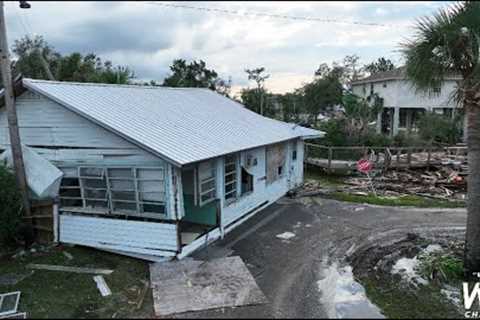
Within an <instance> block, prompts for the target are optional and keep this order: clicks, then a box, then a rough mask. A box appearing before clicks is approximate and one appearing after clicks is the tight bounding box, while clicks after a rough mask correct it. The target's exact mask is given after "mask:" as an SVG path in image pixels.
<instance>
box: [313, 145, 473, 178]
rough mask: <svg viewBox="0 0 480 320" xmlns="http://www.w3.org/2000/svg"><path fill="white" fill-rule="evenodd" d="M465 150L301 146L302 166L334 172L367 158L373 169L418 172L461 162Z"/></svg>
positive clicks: (353, 167) (352, 166) (445, 148)
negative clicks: (303, 149) (431, 167)
mask: <svg viewBox="0 0 480 320" xmlns="http://www.w3.org/2000/svg"><path fill="white" fill-rule="evenodd" d="M466 154H467V147H466V146H448V147H430V146H428V147H366V146H351V147H331V146H323V145H317V144H311V143H306V144H305V163H307V164H310V165H314V166H317V167H321V168H324V169H326V170H328V171H329V172H332V171H334V170H353V169H355V168H356V162H357V161H358V160H359V159H362V158H369V159H370V160H372V162H373V163H374V165H375V168H377V169H382V170H387V169H389V168H418V167H429V166H432V165H439V164H442V162H444V161H448V160H451V161H462V162H463V161H465V160H466Z"/></svg>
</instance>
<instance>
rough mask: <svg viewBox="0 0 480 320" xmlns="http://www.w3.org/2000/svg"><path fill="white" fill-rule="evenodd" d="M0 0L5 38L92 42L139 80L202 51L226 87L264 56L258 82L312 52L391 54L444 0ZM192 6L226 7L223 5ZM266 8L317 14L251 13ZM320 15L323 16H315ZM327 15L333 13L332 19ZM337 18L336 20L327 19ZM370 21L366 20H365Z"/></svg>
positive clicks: (296, 77)
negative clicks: (25, 5) (21, 0)
mask: <svg viewBox="0 0 480 320" xmlns="http://www.w3.org/2000/svg"><path fill="white" fill-rule="evenodd" d="M31 4H32V8H31V9H29V10H22V9H19V8H18V3H17V2H16V1H15V2H7V4H6V14H7V28H8V38H9V41H10V43H12V42H13V40H15V39H18V38H20V37H22V36H23V35H25V34H26V33H28V34H40V35H43V36H44V37H45V39H46V40H47V41H48V42H49V43H50V44H51V45H53V46H54V47H55V48H56V49H57V50H58V51H60V52H62V53H70V52H73V51H79V52H82V53H89V52H94V53H96V54H98V55H100V56H101V57H102V58H104V59H110V60H112V61H113V62H114V63H115V64H123V65H128V66H129V67H130V68H132V69H133V70H134V71H135V74H136V76H137V78H139V79H142V80H144V79H145V80H147V79H148V80H151V79H154V80H157V81H160V82H161V81H162V79H163V78H164V77H165V76H166V75H167V74H168V73H169V68H168V67H169V65H170V63H171V62H172V60H173V59H176V58H184V59H203V60H205V61H206V63H207V65H208V67H210V68H213V69H215V70H216V71H217V72H218V73H219V74H220V76H222V77H223V78H228V77H231V78H232V83H233V86H234V92H238V90H239V88H241V87H247V86H249V85H250V86H252V84H251V83H248V81H247V77H246V74H245V72H244V69H245V68H255V67H258V66H264V67H265V68H266V69H267V71H268V73H270V74H271V77H270V79H268V81H267V84H266V85H267V87H268V88H269V89H270V90H272V91H273V92H278V93H281V92H287V91H290V90H293V89H295V88H297V87H299V86H300V85H301V84H302V83H303V82H306V81H310V80H311V79H312V75H313V72H314V71H315V70H316V68H317V67H318V66H319V65H320V64H321V63H322V62H328V63H331V62H332V61H340V60H341V59H342V58H343V57H344V56H345V55H350V54H357V55H359V56H360V57H361V61H362V62H364V63H367V62H370V61H372V60H374V59H376V58H378V57H380V56H384V57H387V58H390V59H392V60H393V61H394V62H396V63H401V55H400V54H399V52H398V49H399V46H398V44H399V42H401V41H402V40H403V39H405V38H408V37H411V35H412V34H413V29H412V26H413V24H414V22H415V19H416V18H419V17H421V16H424V15H429V14H431V13H433V12H435V11H436V10H437V9H438V8H440V7H443V6H446V5H447V3H445V2H443V3H442V2H399V3H395V2H331V3H330V2H293V1H292V2H240V1H238V2H182V3H177V5H184V6H191V7H196V8H199V9H188V8H174V7H169V6H164V5H162V4H172V2H166V1H165V2H163V1H157V2H156V1H149V2H103V3H102V2H93V1H92V2H63V1H62V2H44V3H38V2H31ZM202 8H211V9H221V10H228V11H236V12H239V14H232V13H227V12H219V11H206V10H200V9H202ZM253 13H268V14H274V15H288V16H293V17H310V18H318V19H319V20H321V21H311V20H302V19H283V18H273V17H266V16H258V15H252V14H253ZM325 20H328V21H325ZM332 20H333V21H332ZM335 21H337V22H335ZM371 24H374V25H371Z"/></svg>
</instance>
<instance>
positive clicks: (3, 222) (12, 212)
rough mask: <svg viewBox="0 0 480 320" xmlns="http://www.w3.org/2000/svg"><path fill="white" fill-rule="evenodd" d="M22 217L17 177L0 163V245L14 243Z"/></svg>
mask: <svg viewBox="0 0 480 320" xmlns="http://www.w3.org/2000/svg"><path fill="white" fill-rule="evenodd" d="M21 217H22V197H21V194H20V192H19V191H18V189H17V184H16V181H15V176H14V175H13V174H12V173H11V172H10V171H8V169H7V168H6V167H5V166H4V165H2V164H1V163H0V245H10V244H12V243H13V242H14V240H15V236H16V234H17V231H18V228H19V226H20V223H21Z"/></svg>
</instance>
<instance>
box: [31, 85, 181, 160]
mask: <svg viewBox="0 0 480 320" xmlns="http://www.w3.org/2000/svg"><path fill="white" fill-rule="evenodd" d="M22 83H23V86H24V87H25V88H27V89H29V90H32V91H33V92H36V93H38V94H40V95H42V96H44V97H47V98H48V99H50V100H52V101H55V102H56V103H58V104H60V105H62V106H64V107H65V108H67V109H68V110H70V111H72V112H74V113H75V114H78V115H79V116H81V117H83V118H85V119H87V120H89V121H91V122H93V123H95V124H97V125H99V126H101V127H102V128H104V129H106V130H108V131H110V132H112V133H114V134H116V135H118V136H120V137H122V138H123V139H125V140H127V141H128V142H131V143H133V144H134V145H136V146H138V147H139V148H142V149H143V150H145V151H148V152H150V153H152V154H153V155H155V156H157V157H159V158H160V159H162V160H165V161H167V162H170V163H171V164H173V165H175V166H176V167H181V166H182V165H184V164H182V163H179V162H177V161H175V160H173V159H170V158H167V157H165V156H164V155H162V154H159V153H158V152H156V151H155V150H152V149H151V148H148V147H147V146H146V145H144V144H142V143H139V142H138V141H135V140H134V139H132V138H130V137H128V136H126V135H124V134H122V133H121V132H118V131H117V130H115V129H114V128H110V127H109V126H106V125H105V124H103V123H102V122H101V121H98V120H95V119H94V118H92V117H90V116H88V115H86V114H83V113H82V112H80V111H78V110H77V109H76V108H74V107H72V106H70V105H69V104H67V103H65V102H63V101H61V100H60V99H57V98H56V97H54V96H53V95H51V94H49V93H47V92H44V91H43V90H41V89H39V88H37V87H35V86H34V85H32V84H31V83H29V82H28V81H26V80H25V79H23V81H22Z"/></svg>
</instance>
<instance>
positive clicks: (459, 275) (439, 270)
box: [419, 252, 463, 282]
mask: <svg viewBox="0 0 480 320" xmlns="http://www.w3.org/2000/svg"><path fill="white" fill-rule="evenodd" d="M419 260H420V272H421V273H422V274H423V275H424V276H426V277H428V278H430V279H432V280H433V279H437V278H440V279H442V280H443V281H446V282H451V281H455V280H461V279H463V261H462V259H460V258H459V257H456V256H454V255H453V254H451V253H444V252H433V253H430V254H424V255H420V256H419Z"/></svg>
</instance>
